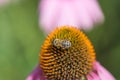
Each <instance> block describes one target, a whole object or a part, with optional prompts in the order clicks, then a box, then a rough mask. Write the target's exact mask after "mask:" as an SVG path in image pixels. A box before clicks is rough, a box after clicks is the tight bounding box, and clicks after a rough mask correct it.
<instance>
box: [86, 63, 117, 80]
mask: <svg viewBox="0 0 120 80" xmlns="http://www.w3.org/2000/svg"><path fill="white" fill-rule="evenodd" d="M93 68H94V70H93V71H92V72H90V74H89V75H88V76H87V78H88V80H115V78H114V77H113V76H112V74H111V73H110V72H108V71H107V70H106V69H105V68H104V67H103V66H101V65H100V64H99V62H95V63H94V67H93Z"/></svg>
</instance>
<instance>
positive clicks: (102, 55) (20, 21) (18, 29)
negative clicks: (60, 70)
mask: <svg viewBox="0 0 120 80" xmlns="http://www.w3.org/2000/svg"><path fill="white" fill-rule="evenodd" d="M0 1H1V0H0ZM99 3H100V5H101V8H102V10H103V12H104V15H105V22H104V23H103V24H102V25H99V26H97V27H94V28H93V29H92V30H91V31H89V32H85V33H86V34H87V35H88V37H89V38H90V40H91V41H92V43H93V45H94V47H95V50H96V53H97V59H98V60H99V61H100V62H101V64H102V65H103V66H104V67H106V68H107V69H108V70H109V71H110V72H111V73H112V74H113V75H114V76H115V77H116V78H117V80H120V69H119V68H120V0H99ZM3 4H4V5H3ZM38 4H39V0H11V2H4V3H2V4H1V3H0V80H25V78H26V77H27V76H28V74H29V73H30V72H31V70H32V69H33V68H34V67H35V66H36V65H37V63H38V61H39V59H38V58H39V57H38V54H39V52H40V47H41V45H42V43H43V41H44V39H45V34H44V32H42V30H40V28H39V22H38Z"/></svg>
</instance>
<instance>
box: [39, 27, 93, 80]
mask: <svg viewBox="0 0 120 80" xmlns="http://www.w3.org/2000/svg"><path fill="white" fill-rule="evenodd" d="M94 61H95V52H94V49H93V46H92V44H91V42H90V41H89V40H88V38H87V37H86V36H85V34H84V33H83V32H81V31H80V30H78V29H77V28H74V27H69V26H63V27H61V28H57V29H55V30H54V31H53V32H52V33H50V34H49V35H48V37H47V38H46V40H45V42H44V44H43V46H42V48H41V52H40V67H41V68H42V69H43V71H44V74H45V76H46V77H47V79H48V80H49V79H50V80H75V79H80V80H81V79H82V80H83V78H84V76H86V75H87V74H88V73H89V72H90V71H91V70H92V67H93V62H94Z"/></svg>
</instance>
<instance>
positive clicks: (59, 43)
mask: <svg viewBox="0 0 120 80" xmlns="http://www.w3.org/2000/svg"><path fill="white" fill-rule="evenodd" d="M53 45H54V46H56V47H61V48H65V49H67V48H69V47H71V42H70V41H69V40H60V39H54V40H53Z"/></svg>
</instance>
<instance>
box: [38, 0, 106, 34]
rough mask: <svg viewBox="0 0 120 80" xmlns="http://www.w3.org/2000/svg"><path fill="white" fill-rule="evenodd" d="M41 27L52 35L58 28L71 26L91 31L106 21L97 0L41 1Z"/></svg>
mask: <svg viewBox="0 0 120 80" xmlns="http://www.w3.org/2000/svg"><path fill="white" fill-rule="evenodd" d="M39 19H40V25H41V26H42V28H43V29H44V30H45V31H46V32H47V33H50V32H51V31H52V30H54V29H55V28H56V27H57V26H63V25H71V26H77V27H79V28H80V29H85V30H88V29H91V28H92V27H93V25H94V24H96V23H100V22H103V21H104V16H103V14H102V11H101V8H100V7H99V4H98V2H97V0H41V3H40V18H39Z"/></svg>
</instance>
